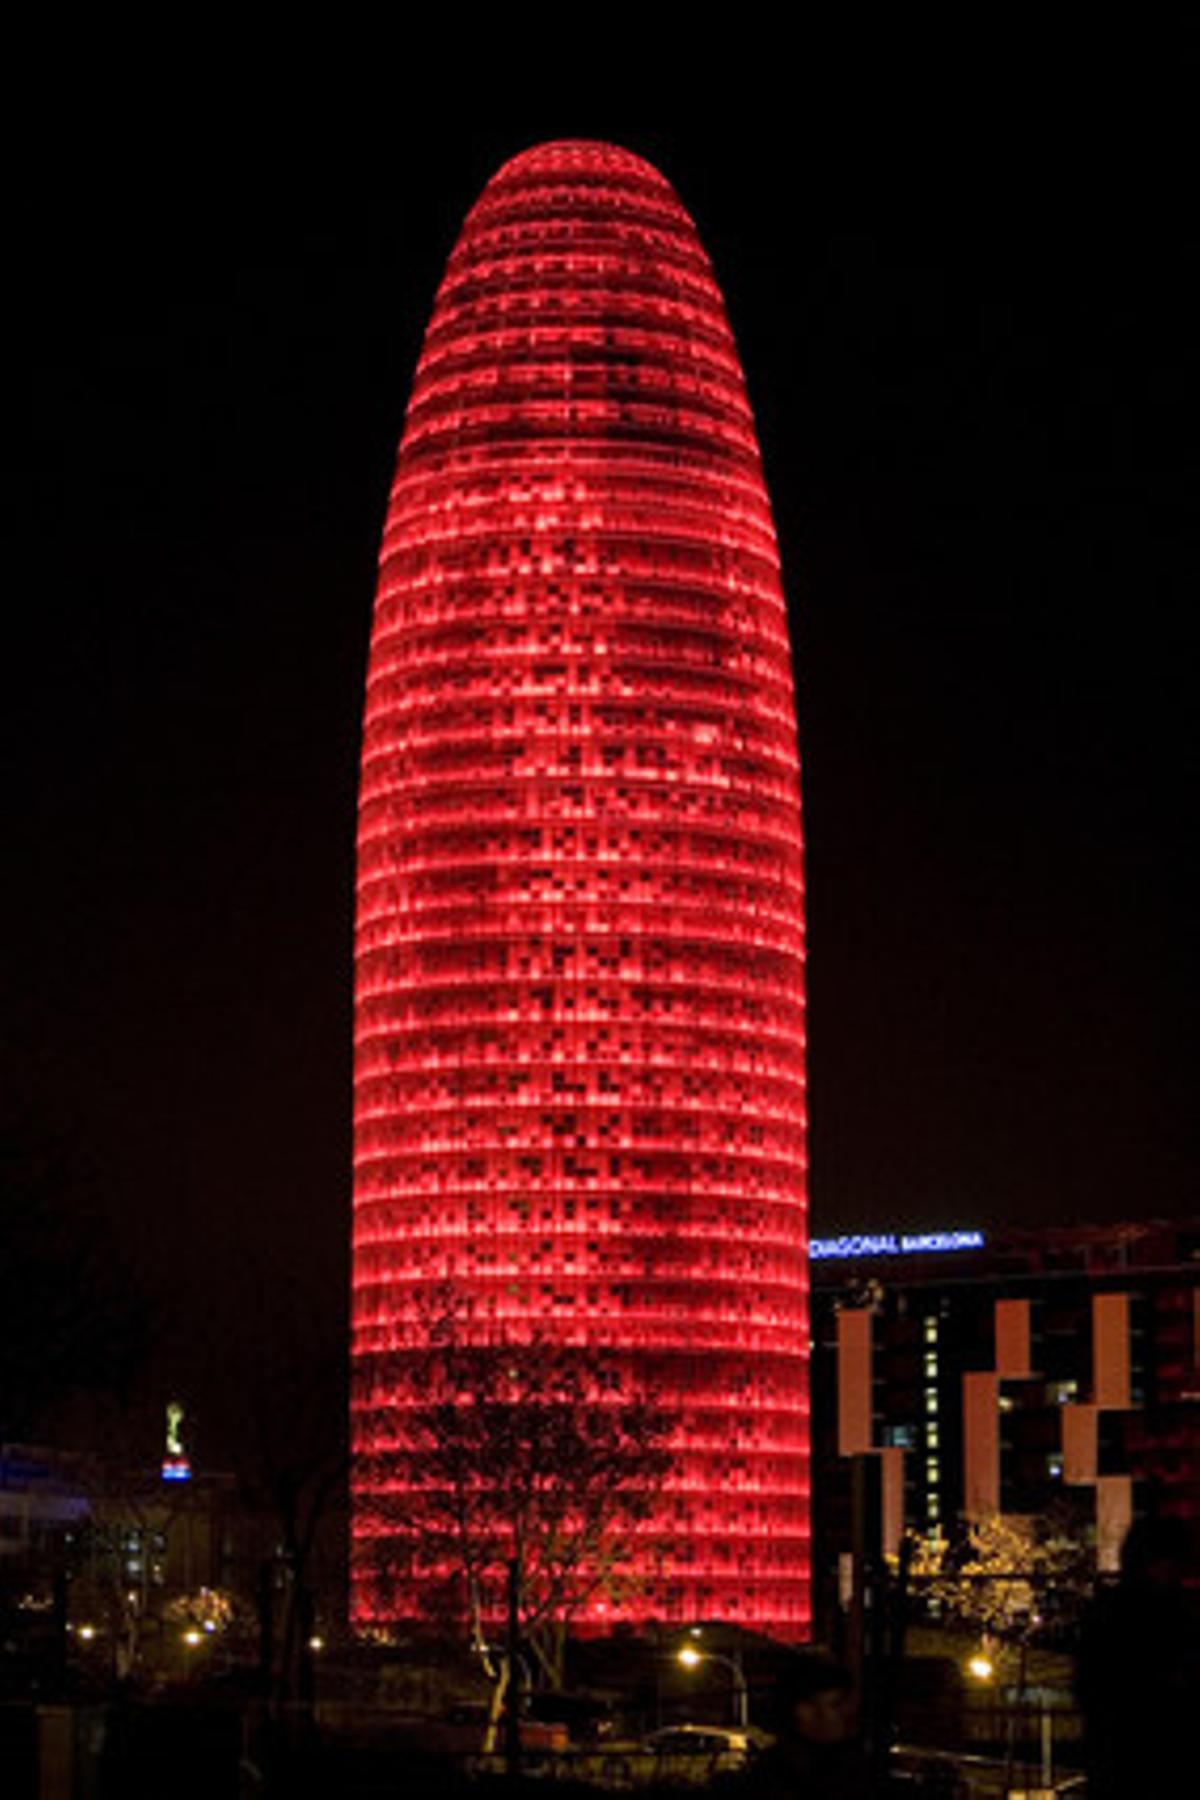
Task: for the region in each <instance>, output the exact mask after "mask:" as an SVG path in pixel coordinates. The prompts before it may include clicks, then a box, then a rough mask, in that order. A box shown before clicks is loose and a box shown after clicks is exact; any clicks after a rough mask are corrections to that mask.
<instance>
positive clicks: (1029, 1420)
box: [812, 1221, 1200, 1570]
mask: <svg viewBox="0 0 1200 1800" xmlns="http://www.w3.org/2000/svg"><path fill="white" fill-rule="evenodd" d="M812 1267H813V1330H814V1338H815V1350H814V1362H813V1407H814V1460H815V1463H816V1466H817V1467H818V1468H819V1469H820V1470H821V1472H822V1480H821V1483H820V1484H819V1486H820V1491H821V1492H822V1494H823V1496H824V1512H823V1515H822V1518H821V1519H820V1521H819V1522H818V1534H819V1536H821V1537H822V1541H828V1542H829V1543H830V1544H831V1545H837V1544H839V1543H841V1541H842V1540H844V1539H845V1537H846V1531H847V1523H846V1516H847V1497H846V1473H847V1459H849V1458H851V1457H854V1456H856V1455H861V1454H868V1455H870V1456H871V1457H873V1458H878V1460H879V1463H880V1476H881V1486H882V1496H883V1522H884V1537H885V1542H886V1544H887V1546H888V1547H894V1546H895V1544H896V1542H897V1541H898V1538H899V1534H900V1532H901V1530H902V1529H903V1528H904V1527H906V1526H907V1527H909V1528H913V1529H916V1530H920V1531H929V1530H933V1529H936V1528H939V1527H941V1528H942V1529H944V1530H949V1529H950V1528H951V1527H952V1526H953V1525H954V1523H955V1522H956V1521H957V1520H959V1519H961V1518H966V1519H973V1518H974V1519H977V1518H981V1517H984V1516H986V1515H988V1514H993V1513H1017V1514H1031V1513H1044V1512H1045V1511H1046V1510H1047V1509H1048V1508H1051V1507H1054V1508H1056V1509H1058V1510H1060V1511H1066V1512H1068V1513H1073V1514H1074V1515H1075V1516H1076V1518H1077V1519H1078V1521H1079V1524H1080V1525H1081V1527H1082V1528H1083V1529H1084V1530H1085V1531H1088V1532H1090V1533H1091V1535H1092V1538H1093V1541H1094V1543H1095V1548H1096V1559H1097V1565H1098V1567H1099V1568H1100V1569H1101V1570H1111V1569H1113V1568H1115V1567H1116V1561H1117V1556H1118V1553H1119V1550H1120V1544H1121V1540H1122V1538H1123V1536H1124V1534H1125V1532H1126V1530H1127V1529H1128V1527H1129V1525H1130V1523H1131V1522H1132V1520H1133V1519H1134V1518H1135V1517H1137V1516H1139V1515H1140V1514H1143V1513H1146V1512H1148V1511H1155V1512H1157V1513H1160V1514H1164V1515H1171V1516H1175V1517H1181V1518H1187V1519H1190V1520H1192V1521H1193V1522H1195V1523H1196V1524H1197V1525H1198V1526H1200V1222H1197V1221H1191V1222H1186V1223H1181V1224H1174V1223H1154V1222H1147V1223H1138V1224H1123V1225H1115V1226H1095V1227H1066V1226H1061V1227H1054V1226H1049V1227H1045V1228H1043V1229H1040V1230H1037V1231H1014V1230H1005V1231H1002V1232H995V1233H988V1234H986V1236H985V1234H984V1233H982V1232H978V1231H973V1232H959V1233H932V1234H925V1235H924V1236H920V1235H917V1234H909V1235H908V1236H904V1235H899V1234H875V1235H873V1236H871V1235H860V1236H845V1237H842V1238H837V1239H829V1240H814V1242H813V1265H812Z"/></svg>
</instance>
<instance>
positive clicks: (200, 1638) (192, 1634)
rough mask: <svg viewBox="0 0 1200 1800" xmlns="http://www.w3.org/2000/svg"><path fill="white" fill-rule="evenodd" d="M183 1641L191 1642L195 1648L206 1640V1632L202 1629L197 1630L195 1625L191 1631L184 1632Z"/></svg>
mask: <svg viewBox="0 0 1200 1800" xmlns="http://www.w3.org/2000/svg"><path fill="white" fill-rule="evenodd" d="M183 1641H184V1643H185V1644H190V1645H191V1646H192V1647H193V1648H195V1646H196V1645H197V1644H202V1643H203V1642H204V1633H203V1632H202V1631H197V1630H196V1628H195V1626H194V1625H193V1626H192V1628H191V1630H190V1631H185V1632H184V1634H183Z"/></svg>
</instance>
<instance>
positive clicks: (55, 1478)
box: [0, 1444, 257, 1685]
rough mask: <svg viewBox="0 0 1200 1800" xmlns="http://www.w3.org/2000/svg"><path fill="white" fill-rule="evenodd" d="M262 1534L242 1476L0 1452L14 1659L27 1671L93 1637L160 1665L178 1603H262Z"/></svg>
mask: <svg viewBox="0 0 1200 1800" xmlns="http://www.w3.org/2000/svg"><path fill="white" fill-rule="evenodd" d="M251 1526H252V1521H249V1520H248V1519H247V1517H246V1515H245V1514H244V1512H243V1511H242V1509H241V1508H240V1507H239V1506H238V1503H237V1498H236V1492H235V1482H234V1478H233V1476H232V1475H227V1474H221V1473H212V1474H202V1475H199V1476H197V1477H193V1478H191V1479H188V1480H186V1481H181V1480H180V1479H179V1478H178V1477H177V1476H174V1475H167V1476H165V1477H164V1476H163V1475H162V1474H161V1473H160V1472H159V1471H157V1470H155V1471H137V1472H133V1473H129V1474H126V1475H123V1476H114V1475H113V1474H112V1473H111V1472H106V1471H104V1470H103V1469H102V1468H101V1465H100V1463H99V1461H98V1460H97V1459H96V1458H93V1457H88V1456H81V1455H78V1454H75V1453H72V1452H69V1451H64V1450H60V1449H52V1448H47V1447H43V1446H31V1445H24V1444H5V1445H3V1446H0V1622H2V1624H3V1633H2V1636H3V1644H4V1653H5V1655H6V1656H9V1657H15V1658H16V1660H17V1661H21V1659H22V1657H24V1656H26V1655H27V1654H28V1653H30V1652H31V1651H36V1650H37V1647H38V1645H41V1646H43V1648H45V1649H47V1650H48V1649H49V1648H50V1647H51V1639H52V1638H53V1636H54V1634H55V1633H56V1632H57V1633H60V1634H61V1632H63V1631H64V1630H65V1631H67V1632H68V1633H70V1632H77V1631H81V1630H82V1631H86V1632H87V1633H88V1634H89V1635H90V1636H92V1637H94V1638H96V1640H97V1642H98V1646H99V1651H100V1652H102V1651H103V1649H104V1645H105V1642H106V1641H107V1640H110V1639H111V1640H113V1641H114V1642H115V1641H116V1639H117V1638H118V1637H119V1638H120V1639H122V1641H127V1642H128V1643H129V1645H130V1657H131V1660H132V1658H133V1656H134V1655H135V1654H136V1655H138V1656H140V1657H141V1658H142V1659H143V1660H144V1661H149V1662H154V1661H156V1660H161V1657H162V1654H163V1644H164V1637H163V1622H164V1619H165V1618H166V1617H167V1616H168V1613H169V1610H170V1607H171V1604H172V1602H176V1601H178V1600H180V1599H182V1598H184V1597H188V1596H195V1595H197V1594H198V1593H199V1592H200V1591H201V1590H202V1589H203V1590H207V1591H210V1592H211V1591H217V1590H229V1589H234V1590H236V1591H238V1592H239V1593H242V1594H245V1593H250V1594H253V1592H254V1581H255V1579H256V1575H257V1562H256V1561H255V1560H254V1558H253V1557H252V1556H251V1555H250V1553H249V1551H250V1538H249V1536H248V1533H249V1532H250V1530H251ZM4 1677H5V1664H4V1658H3V1657H0V1685H3V1682H4Z"/></svg>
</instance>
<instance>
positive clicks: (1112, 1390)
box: [1092, 1294, 1132, 1409]
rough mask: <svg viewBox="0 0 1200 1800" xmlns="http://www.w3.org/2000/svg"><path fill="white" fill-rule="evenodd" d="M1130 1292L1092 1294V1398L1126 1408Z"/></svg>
mask: <svg viewBox="0 0 1200 1800" xmlns="http://www.w3.org/2000/svg"><path fill="white" fill-rule="evenodd" d="M1130 1389H1131V1382H1130V1344H1129V1295H1128V1294H1093V1295H1092V1398H1093V1400H1094V1401H1095V1402H1096V1405H1097V1406H1102V1407H1115V1408H1118V1409H1123V1408H1125V1407H1127V1406H1129V1405H1131V1404H1132V1395H1131V1392H1130Z"/></svg>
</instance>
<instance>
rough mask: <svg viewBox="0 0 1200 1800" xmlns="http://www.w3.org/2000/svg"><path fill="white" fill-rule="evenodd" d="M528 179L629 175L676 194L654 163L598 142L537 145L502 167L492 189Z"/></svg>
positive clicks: (574, 140) (560, 141)
mask: <svg viewBox="0 0 1200 1800" xmlns="http://www.w3.org/2000/svg"><path fill="white" fill-rule="evenodd" d="M526 175H537V176H548V177H550V178H551V179H554V178H556V177H566V178H567V179H570V177H571V176H573V175H576V176H578V175H582V176H585V177H586V176H589V175H591V176H595V175H609V176H613V175H617V176H619V175H626V176H634V177H637V178H640V179H641V180H643V181H648V182H651V183H653V185H654V186H655V187H659V188H662V189H663V190H664V191H665V192H667V193H670V192H671V191H672V190H671V184H670V182H669V181H668V180H667V178H666V176H665V175H661V174H660V173H659V171H658V170H657V169H656V168H655V167H654V164H653V163H648V162H647V161H646V160H645V158H644V157H641V156H635V155H634V153H633V151H632V150H625V149H622V148H621V146H620V145H619V144H606V143H603V142H601V141H600V140H599V139H597V138H554V139H551V140H550V141H548V142H547V143H544V144H534V145H532V146H531V147H530V148H529V149H528V150H521V151H519V152H518V154H517V155H516V156H513V157H510V158H509V160H508V161H507V162H506V163H502V164H501V166H500V168H499V169H498V170H497V171H496V173H495V175H494V176H493V177H492V181H491V182H490V183H489V186H491V185H492V184H494V183H496V182H503V181H506V180H508V179H509V178H510V177H512V176H526Z"/></svg>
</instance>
